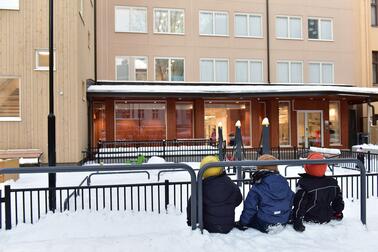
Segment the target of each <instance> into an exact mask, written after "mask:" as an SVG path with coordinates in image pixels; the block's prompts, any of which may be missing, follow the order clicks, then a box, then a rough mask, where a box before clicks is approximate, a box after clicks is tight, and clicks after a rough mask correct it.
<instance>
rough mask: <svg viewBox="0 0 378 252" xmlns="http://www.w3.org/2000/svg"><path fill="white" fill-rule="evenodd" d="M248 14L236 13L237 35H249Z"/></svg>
mask: <svg viewBox="0 0 378 252" xmlns="http://www.w3.org/2000/svg"><path fill="white" fill-rule="evenodd" d="M247 19H248V18H247V15H235V35H236V36H248V26H247V24H248V23H247Z"/></svg>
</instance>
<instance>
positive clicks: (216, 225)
mask: <svg viewBox="0 0 378 252" xmlns="http://www.w3.org/2000/svg"><path fill="white" fill-rule="evenodd" d="M210 162H219V159H218V158H217V157H215V156H207V157H205V158H204V159H202V161H201V165H200V167H202V166H203V165H205V164H207V163H210ZM202 178H203V222H204V229H206V230H207V231H209V232H210V233H223V234H227V233H228V232H230V231H231V229H232V228H233V227H234V223H235V208H236V207H237V206H238V205H240V203H241V202H242V200H243V197H242V194H241V192H240V190H239V188H238V186H237V185H236V184H235V183H234V182H232V181H231V179H230V178H229V177H228V176H227V175H226V173H225V172H224V169H223V168H222V167H213V168H209V169H207V170H206V171H205V172H204V174H203V177H202ZM190 200H191V198H189V200H188V205H187V208H186V211H187V223H188V225H189V226H190V225H191V222H190V218H191V203H190Z"/></svg>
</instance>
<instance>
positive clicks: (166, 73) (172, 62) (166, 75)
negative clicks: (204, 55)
mask: <svg viewBox="0 0 378 252" xmlns="http://www.w3.org/2000/svg"><path fill="white" fill-rule="evenodd" d="M184 69H185V65H184V59H182V58H155V80H157V81H184V79H185V75H184V74H185V73H184Z"/></svg>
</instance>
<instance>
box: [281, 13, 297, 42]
mask: <svg viewBox="0 0 378 252" xmlns="http://www.w3.org/2000/svg"><path fill="white" fill-rule="evenodd" d="M277 18H287V37H278V36H277V23H276V26H275V29H276V30H275V32H276V34H275V35H276V39H283V40H303V18H302V17H301V16H289V15H277V16H276V19H275V21H276V20H277ZM291 18H299V19H300V20H301V37H300V38H291V37H290V19H291Z"/></svg>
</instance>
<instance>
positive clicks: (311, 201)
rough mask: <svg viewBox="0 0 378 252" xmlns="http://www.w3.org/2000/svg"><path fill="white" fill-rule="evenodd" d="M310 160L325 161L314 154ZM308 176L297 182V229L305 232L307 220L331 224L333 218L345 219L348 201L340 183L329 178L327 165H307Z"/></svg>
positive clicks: (295, 210) (318, 154) (293, 217)
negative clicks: (344, 214)
mask: <svg viewBox="0 0 378 252" xmlns="http://www.w3.org/2000/svg"><path fill="white" fill-rule="evenodd" d="M307 159H309V160H317V159H324V157H323V155H322V154H320V153H316V152H313V153H311V154H310V155H309V156H308V157H307ZM304 169H305V172H306V173H304V174H300V176H301V178H300V179H299V180H298V183H297V192H296V194H295V197H294V209H293V212H292V219H293V225H294V229H295V230H296V231H298V232H303V231H305V226H304V225H303V221H306V222H314V223H327V222H329V221H330V220H331V219H335V220H341V219H342V218H343V212H342V211H343V210H344V201H343V195H342V192H341V190H340V187H339V186H338V184H337V180H336V179H334V178H332V177H326V176H325V172H326V169H327V165H326V164H306V165H305V166H304Z"/></svg>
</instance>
